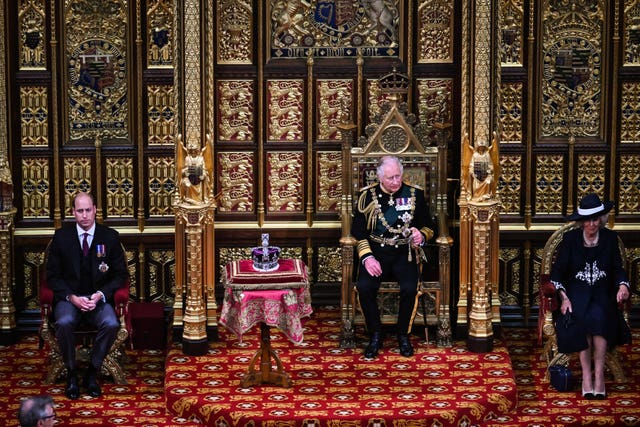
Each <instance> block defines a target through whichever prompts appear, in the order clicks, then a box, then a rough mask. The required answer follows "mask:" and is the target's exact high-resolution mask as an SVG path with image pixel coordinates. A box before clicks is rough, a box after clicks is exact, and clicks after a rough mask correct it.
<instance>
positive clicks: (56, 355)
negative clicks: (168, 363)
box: [40, 242, 130, 384]
mask: <svg viewBox="0 0 640 427" xmlns="http://www.w3.org/2000/svg"><path fill="white" fill-rule="evenodd" d="M50 246H51V242H49V244H47V248H46V249H45V258H44V264H43V267H42V271H41V272H40V293H41V295H40V299H41V304H40V310H41V313H40V314H41V320H42V324H41V327H40V340H41V346H42V344H46V345H48V347H49V367H48V369H47V376H46V378H45V384H54V383H55V382H56V380H57V379H58V378H60V377H61V376H63V375H66V372H67V368H65V366H64V360H63V358H62V353H61V352H60V347H59V346H58V341H57V339H56V335H55V329H54V326H53V325H52V324H50V323H53V322H54V320H53V318H52V317H53V304H52V301H42V300H43V295H42V293H43V288H44V287H47V288H48V285H47V284H46V272H45V271H46V263H47V255H48V254H49V248H50ZM122 250H123V251H124V253H125V254H126V251H125V249H124V246H123V247H122ZM129 284H130V282H129V280H126V282H125V283H124V284H123V286H122V288H120V290H119V291H118V292H121V291H122V292H123V295H125V294H126V298H124V297H123V298H122V301H120V298H118V300H117V301H116V306H115V307H114V309H115V311H116V314H117V315H118V320H119V322H120V329H118V332H117V334H116V339H115V341H114V342H113V344H112V345H111V348H110V349H109V352H108V353H107V355H106V356H105V358H104V361H103V362H102V369H101V373H102V374H103V375H106V376H110V377H111V378H113V382H114V383H115V384H127V378H126V376H125V373H124V369H123V368H122V365H123V364H124V363H126V361H127V355H126V352H125V343H126V341H127V339H128V338H129V327H128V322H127V316H128V311H129V307H128V306H129V299H128V295H129V292H128V290H129ZM125 300H126V302H125ZM76 335H78V336H79V337H80V339H81V345H79V346H77V347H76V359H77V360H78V361H79V362H85V363H86V362H88V361H89V357H90V349H89V348H88V343H87V340H90V339H91V338H93V335H95V332H94V331H92V330H82V331H77V332H76ZM90 336H91V337H90Z"/></svg>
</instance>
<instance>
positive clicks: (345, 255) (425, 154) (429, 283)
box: [338, 71, 453, 348]
mask: <svg viewBox="0 0 640 427" xmlns="http://www.w3.org/2000/svg"><path fill="white" fill-rule="evenodd" d="M401 81H402V75H400V74H398V73H396V72H395V71H394V72H393V73H390V74H388V75H386V76H383V77H382V78H381V79H380V80H379V81H378V82H379V85H380V87H381V88H383V92H385V88H387V89H390V90H388V91H387V94H388V96H387V98H386V104H384V105H383V107H382V114H380V115H379V116H376V117H374V119H373V121H372V122H371V123H369V124H368V125H367V127H366V131H367V136H362V137H361V138H360V139H359V141H358V143H357V146H353V141H354V138H353V132H354V129H355V125H354V124H352V123H348V122H344V123H342V124H341V125H339V126H338V127H339V129H340V130H341V133H342V174H343V180H342V182H343V195H342V199H341V212H340V213H341V228H342V237H341V239H340V244H341V251H342V252H341V253H342V289H341V310H342V331H341V339H340V346H341V347H343V348H354V347H355V346H356V339H355V327H356V326H358V325H365V321H364V316H363V315H362V311H361V309H360V304H359V299H358V295H357V289H356V287H355V282H356V281H357V277H355V276H356V274H357V267H358V265H357V263H358V262H359V261H358V260H357V259H354V248H355V245H356V241H355V239H354V238H353V236H351V216H352V212H353V202H354V199H355V195H357V194H358V193H359V192H360V190H361V189H363V188H364V187H366V186H368V185H370V184H372V183H373V182H374V181H375V180H376V179H377V177H376V168H377V166H378V163H379V161H380V159H381V158H382V157H384V156H387V155H394V156H396V157H398V158H399V159H400V160H401V162H402V164H403V167H404V179H405V181H407V182H408V183H409V184H412V185H415V186H418V187H420V188H421V189H423V191H424V192H425V198H426V200H427V202H428V203H429V206H430V209H431V215H432V217H433V218H434V222H435V223H436V224H437V228H438V236H437V238H436V246H437V255H436V256H432V257H431V259H429V263H435V265H436V266H437V267H436V268H435V269H434V270H435V272H434V274H432V276H435V277H429V276H427V278H426V279H425V280H421V281H420V282H419V286H418V294H417V296H416V300H415V304H414V310H413V315H412V318H411V324H410V328H411V326H413V325H415V324H422V325H424V326H425V334H426V336H425V338H426V339H427V341H428V340H429V337H428V333H427V331H428V329H427V327H428V326H430V325H433V326H435V327H436V330H437V333H436V337H437V344H438V345H439V346H449V345H451V343H452V338H451V324H450V320H449V299H450V296H449V292H450V289H449V288H450V252H451V246H452V242H453V241H452V239H451V237H450V236H449V234H448V226H447V180H446V168H447V138H448V135H449V133H450V127H451V125H450V124H446V123H436V124H433V125H432V128H433V129H431V130H432V132H431V133H428V132H426V130H425V129H426V127H425V126H420V125H418V126H413V123H414V122H415V117H414V116H413V115H412V114H408V113H407V105H406V103H404V102H403V101H402V93H403V91H402V89H401V86H402V85H401V84H399V83H398V82H401ZM346 116H348V114H346ZM423 268H424V265H423ZM354 273H355V274H354ZM398 296H399V290H398V284H397V283H396V282H389V281H384V280H383V282H382V283H381V287H380V290H379V292H378V304H379V307H380V309H381V321H382V323H383V324H390V323H395V322H396V320H397V306H398ZM420 308H422V310H421V309H420Z"/></svg>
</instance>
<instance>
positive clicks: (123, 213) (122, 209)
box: [104, 157, 135, 218]
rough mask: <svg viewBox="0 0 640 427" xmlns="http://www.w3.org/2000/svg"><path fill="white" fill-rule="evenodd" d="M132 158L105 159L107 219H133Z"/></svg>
mask: <svg viewBox="0 0 640 427" xmlns="http://www.w3.org/2000/svg"><path fill="white" fill-rule="evenodd" d="M133 175H134V170H133V158H132V157H114V158H107V159H105V184H106V185H105V189H104V191H105V192H106V197H107V203H106V216H107V217H124V218H126V217H129V218H133V215H134V207H133V190H134V188H135V180H134V177H133Z"/></svg>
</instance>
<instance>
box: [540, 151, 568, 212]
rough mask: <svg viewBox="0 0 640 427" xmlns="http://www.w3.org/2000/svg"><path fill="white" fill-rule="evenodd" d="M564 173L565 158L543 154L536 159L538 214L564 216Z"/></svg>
mask: <svg viewBox="0 0 640 427" xmlns="http://www.w3.org/2000/svg"><path fill="white" fill-rule="evenodd" d="M563 171H564V157H563V156H561V155H555V154H549V155H546V154H541V155H539V156H538V157H536V181H535V186H536V201H535V211H536V213H537V214H543V213H544V214H562V193H563V191H564V177H563Z"/></svg>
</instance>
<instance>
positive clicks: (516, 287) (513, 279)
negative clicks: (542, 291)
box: [499, 248, 522, 305]
mask: <svg viewBox="0 0 640 427" xmlns="http://www.w3.org/2000/svg"><path fill="white" fill-rule="evenodd" d="M499 256H500V264H501V266H502V268H501V273H502V277H501V278H500V284H501V289H502V292H501V293H500V303H501V304H502V305H518V297H519V296H521V294H522V291H521V290H520V283H521V278H520V264H521V263H520V256H521V250H520V249H519V248H507V249H500V251H499Z"/></svg>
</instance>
